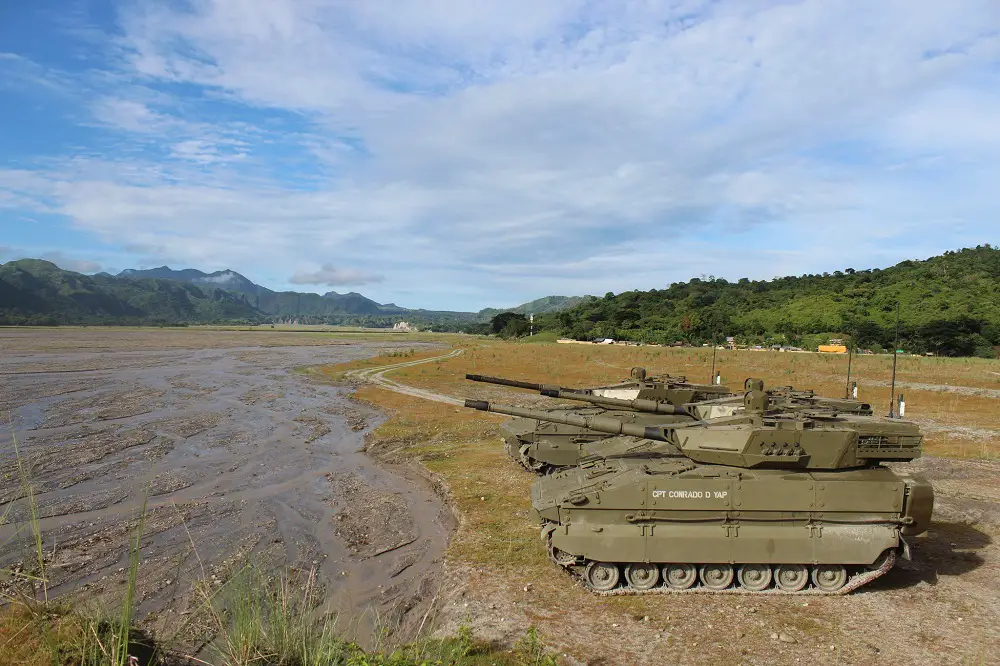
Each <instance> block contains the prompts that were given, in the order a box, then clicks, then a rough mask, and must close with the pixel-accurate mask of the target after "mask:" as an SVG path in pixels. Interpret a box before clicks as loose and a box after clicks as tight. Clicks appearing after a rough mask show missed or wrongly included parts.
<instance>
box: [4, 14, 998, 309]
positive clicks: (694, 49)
mask: <svg viewBox="0 0 1000 666" xmlns="http://www.w3.org/2000/svg"><path fill="white" fill-rule="evenodd" d="M998 119H1000V2H997V1H996V0H949V2H941V1H940V0H880V1H879V2H869V1H867V0H864V1H860V0H859V1H849V0H800V1H794V0H787V1H766V0H711V1H698V0H670V1H667V2H659V1H657V0H645V1H642V2H624V1H614V2H612V1H608V0H605V1H602V2H586V1H578V0H546V1H545V2H539V1H538V0H476V1H475V2H459V0H423V1H422V2H416V1H409V0H365V1H364V2H358V1H356V0H267V1H266V2H264V1H261V0H190V1H188V0H120V1H119V0H33V1H32V2H0V261H6V260H10V259H15V258H19V257H26V256H27V257H41V258H46V259H49V260H51V261H54V262H55V263H57V264H58V265H60V266H62V267H63V268H67V269H70V270H78V271H82V272H96V271H101V270H107V271H111V272H117V271H120V270H122V269H125V268H142V267H154V266H160V265H164V264H166V265H169V266H171V267H172V268H187V267H193V268H199V269H201V270H205V271H214V270H222V269H233V270H236V271H238V272H240V273H242V274H244V275H246V276H247V277H248V278H250V279H252V280H254V281H255V282H257V283H259V284H263V285H264V286H267V287H269V288H272V289H295V290H298V291H316V292H319V293H323V292H325V291H329V290H336V291H340V292H344V291H359V292H361V293H363V294H365V295H366V296H368V297H370V298H373V299H375V300H377V301H379V302H383V303H387V302H395V303H397V304H399V305H403V306H407V307H422V308H433V309H453V310H478V309H480V308H482V307H487V306H494V307H500V306H510V305H515V304H518V303H521V302H524V301H527V300H531V299H534V298H538V297H541V296H545V295H549V294H562V295H577V294H598V295H601V294H604V293H605V292H608V291H613V292H616V293H618V292H621V291H625V290H630V289H652V288H663V287H665V286H667V285H669V284H670V283H672V282H677V281H685V280H687V279H689V278H691V277H701V276H717V277H724V278H726V279H730V280H736V279H739V278H741V277H750V278H753V279H770V278H772V277H776V276H783V275H801V274H805V273H821V272H825V271H831V272H832V271H834V270H843V269H844V268H848V267H850V268H856V269H861V268H870V267H884V266H889V265H892V264H895V263H897V262H899V261H901V260H903V259H919V258H926V257H929V256H933V255H936V254H940V253H942V252H943V251H945V250H949V249H958V248H961V247H969V246H976V245H979V244H982V243H987V242H988V243H997V242H998V241H1000V121H998Z"/></svg>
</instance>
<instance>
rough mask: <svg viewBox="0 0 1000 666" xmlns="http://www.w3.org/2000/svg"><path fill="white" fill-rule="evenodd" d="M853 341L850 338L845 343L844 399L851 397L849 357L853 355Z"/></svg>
mask: <svg viewBox="0 0 1000 666" xmlns="http://www.w3.org/2000/svg"><path fill="white" fill-rule="evenodd" d="M853 342H854V341H853V340H850V341H849V342H848V345H847V386H845V387H844V399H845V400H846V399H848V398H850V397H851V359H852V358H853V357H854V345H853V344H852V343H853Z"/></svg>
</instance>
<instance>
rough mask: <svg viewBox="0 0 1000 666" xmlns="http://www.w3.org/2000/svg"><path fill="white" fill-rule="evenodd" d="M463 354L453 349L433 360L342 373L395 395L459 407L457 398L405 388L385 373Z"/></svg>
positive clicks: (414, 388)
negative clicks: (399, 394) (409, 396)
mask: <svg viewBox="0 0 1000 666" xmlns="http://www.w3.org/2000/svg"><path fill="white" fill-rule="evenodd" d="M462 353H464V350H462V349H455V350H452V351H451V352H449V353H447V354H442V355H441V356H435V357H433V358H424V359H420V360H417V361H407V362H405V363H393V364H392V365H381V366H379V367H377V368H362V369H360V370H349V371H347V372H345V373H344V375H345V376H346V377H348V378H349V379H353V380H354V381H360V382H369V383H372V384H376V385H378V386H381V387H382V388H387V389H389V390H390V391H395V392H396V393H402V394H403V395H412V396H413V397H415V398H423V399H424V400H432V401H434V402H443V403H445V404H448V405H461V404H462V403H463V401H462V400H460V399H458V398H453V397H452V396H450V395H443V394H441V393H436V392H434V391H428V390H426V389H420V388H416V387H415V386H407V385H406V384H400V383H399V382H395V381H393V380H391V379H389V378H388V377H386V376H385V375H386V373H388V372H391V371H393V370H399V369H400V368H409V367H411V366H414V365H420V364H421V363H434V362H437V361H444V360H447V359H449V358H454V357H456V356H458V355H459V354H462Z"/></svg>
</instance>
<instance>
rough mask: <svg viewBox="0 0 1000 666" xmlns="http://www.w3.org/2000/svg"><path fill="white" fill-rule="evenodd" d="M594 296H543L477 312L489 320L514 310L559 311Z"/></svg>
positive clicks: (527, 313) (524, 312)
mask: <svg viewBox="0 0 1000 666" xmlns="http://www.w3.org/2000/svg"><path fill="white" fill-rule="evenodd" d="M591 298H594V296H543V297H542V298H537V299H535V300H533V301H529V302H527V303H522V304H521V305H518V306H517V307H513V308H483V309H482V310H480V311H479V312H478V313H477V314H478V315H479V318H480V319H481V320H484V321H489V320H490V319H492V318H493V317H495V316H497V315H498V314H500V313H501V312H516V313H518V314H523V315H530V314H536V315H540V314H547V313H550V312H561V311H562V310H566V309H569V308H572V307H576V306H577V305H579V304H581V303H583V302H584V301H585V300H587V299H591Z"/></svg>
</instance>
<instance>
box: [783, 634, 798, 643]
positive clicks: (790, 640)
mask: <svg viewBox="0 0 1000 666" xmlns="http://www.w3.org/2000/svg"><path fill="white" fill-rule="evenodd" d="M778 640H779V641H781V642H782V643H798V641H797V640H795V639H794V638H792V637H791V636H789V635H788V634H778Z"/></svg>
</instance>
